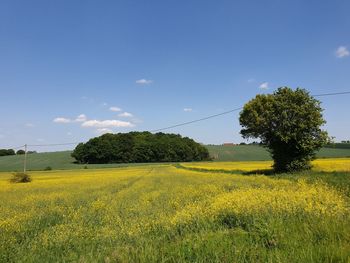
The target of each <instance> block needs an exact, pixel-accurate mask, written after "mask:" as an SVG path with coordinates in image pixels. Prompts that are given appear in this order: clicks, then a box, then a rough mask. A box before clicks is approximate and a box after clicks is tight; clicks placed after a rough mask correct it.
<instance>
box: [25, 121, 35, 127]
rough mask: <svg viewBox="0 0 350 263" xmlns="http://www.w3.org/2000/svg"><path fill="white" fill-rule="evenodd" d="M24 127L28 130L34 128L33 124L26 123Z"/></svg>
mask: <svg viewBox="0 0 350 263" xmlns="http://www.w3.org/2000/svg"><path fill="white" fill-rule="evenodd" d="M26 127H28V128H33V127H35V125H34V124H33V123H29V122H28V123H26Z"/></svg>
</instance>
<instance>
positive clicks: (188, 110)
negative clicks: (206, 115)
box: [184, 108, 192, 112]
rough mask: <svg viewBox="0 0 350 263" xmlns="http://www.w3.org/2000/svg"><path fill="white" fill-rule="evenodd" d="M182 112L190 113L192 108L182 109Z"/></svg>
mask: <svg viewBox="0 0 350 263" xmlns="http://www.w3.org/2000/svg"><path fill="white" fill-rule="evenodd" d="M184 111H186V112H191V111H192V108H184Z"/></svg>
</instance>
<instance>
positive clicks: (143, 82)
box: [136, 79, 153, 85]
mask: <svg viewBox="0 0 350 263" xmlns="http://www.w3.org/2000/svg"><path fill="white" fill-rule="evenodd" d="M151 83H153V80H150V79H138V80H136V84H140V85H148V84H151Z"/></svg>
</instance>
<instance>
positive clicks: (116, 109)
mask: <svg viewBox="0 0 350 263" xmlns="http://www.w3.org/2000/svg"><path fill="white" fill-rule="evenodd" d="M109 110H110V111H116V112H117V111H121V110H122V109H121V108H119V107H110V108H109Z"/></svg>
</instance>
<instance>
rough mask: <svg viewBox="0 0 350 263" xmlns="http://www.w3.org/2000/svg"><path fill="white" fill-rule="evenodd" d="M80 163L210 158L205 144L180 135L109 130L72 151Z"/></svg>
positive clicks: (174, 160) (199, 159)
mask: <svg viewBox="0 0 350 263" xmlns="http://www.w3.org/2000/svg"><path fill="white" fill-rule="evenodd" d="M72 157H74V158H75V159H76V160H77V162H78V163H91V164H92V163H95V164H96V163H147V162H189V161H203V160H209V159H210V157H209V152H208V150H207V148H206V147H204V146H203V145H201V144H199V143H197V142H195V141H194V140H192V139H190V138H188V137H182V136H181V135H178V134H166V133H161V132H160V133H156V134H152V133H150V132H129V133H117V134H111V133H107V134H104V135H101V136H99V137H95V138H92V139H90V140H89V141H88V142H86V143H80V144H78V145H77V147H76V148H75V149H74V151H73V153H72Z"/></svg>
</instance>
